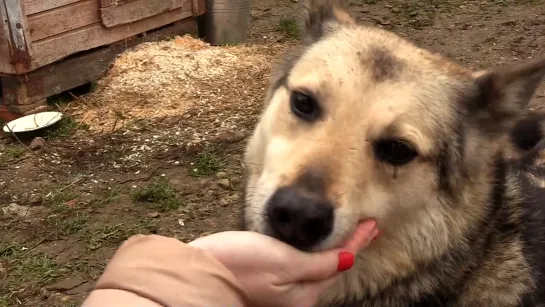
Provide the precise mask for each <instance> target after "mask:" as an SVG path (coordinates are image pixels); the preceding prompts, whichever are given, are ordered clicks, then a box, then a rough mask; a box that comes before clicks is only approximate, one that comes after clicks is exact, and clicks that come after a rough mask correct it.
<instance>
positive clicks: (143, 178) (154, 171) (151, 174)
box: [118, 166, 163, 184]
mask: <svg viewBox="0 0 545 307" xmlns="http://www.w3.org/2000/svg"><path fill="white" fill-rule="evenodd" d="M162 168H163V166H158V167H156V168H155V169H154V170H153V171H151V173H149V175H147V176H146V177H142V178H130V179H126V180H122V181H119V182H118V183H119V184H124V183H127V182H132V181H148V180H150V179H151V178H152V177H153V176H154V175H155V173H157V171H159V170H160V169H162Z"/></svg>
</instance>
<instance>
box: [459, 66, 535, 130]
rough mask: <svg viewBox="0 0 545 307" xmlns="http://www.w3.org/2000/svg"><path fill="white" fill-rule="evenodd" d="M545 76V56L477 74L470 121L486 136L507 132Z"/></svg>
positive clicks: (474, 75)
mask: <svg viewBox="0 0 545 307" xmlns="http://www.w3.org/2000/svg"><path fill="white" fill-rule="evenodd" d="M544 75H545V57H542V58H538V59H534V60H531V61H528V62H526V63H523V64H514V65H508V66H504V67H501V68H498V69H492V70H487V71H479V72H476V73H474V74H473V78H474V81H475V85H476V88H475V89H476V91H475V92H474V93H475V94H476V95H471V99H469V100H466V101H468V102H469V106H468V107H467V109H468V111H469V113H468V114H469V116H470V118H472V119H473V120H475V123H476V124H477V125H478V126H479V127H481V128H482V129H484V130H485V131H486V132H487V133H492V134H494V135H498V134H502V133H505V132H506V131H507V130H509V129H511V128H512V126H513V125H514V124H515V122H516V121H517V120H518V119H519V117H520V116H521V115H522V112H523V110H524V108H526V106H527V105H528V104H529V103H530V100H531V99H532V97H533V96H534V94H535V92H536V89H537V87H538V85H539V83H540V81H541V80H542V78H543V76H544Z"/></svg>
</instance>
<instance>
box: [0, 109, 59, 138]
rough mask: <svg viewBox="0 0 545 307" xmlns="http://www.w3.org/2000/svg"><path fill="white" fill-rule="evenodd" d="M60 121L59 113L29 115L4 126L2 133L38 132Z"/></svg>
mask: <svg viewBox="0 0 545 307" xmlns="http://www.w3.org/2000/svg"><path fill="white" fill-rule="evenodd" d="M61 119H62V113H60V112H42V113H36V114H30V115H26V116H23V117H20V118H18V119H15V120H12V121H10V122H9V123H7V124H5V125H4V128H3V130H4V132H7V133H10V132H13V133H21V132H29V131H35V130H40V129H43V128H46V127H49V126H52V125H54V124H56V123H57V122H59V121H60V120H61Z"/></svg>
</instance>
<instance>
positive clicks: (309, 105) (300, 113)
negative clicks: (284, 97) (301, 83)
mask: <svg viewBox="0 0 545 307" xmlns="http://www.w3.org/2000/svg"><path fill="white" fill-rule="evenodd" d="M290 105H291V111H292V112H293V114H295V115H296V116H297V117H299V118H301V119H303V120H306V121H313V120H315V119H316V118H317V117H318V115H319V111H320V110H319V107H318V103H317V102H316V100H315V99H314V98H313V97H311V96H309V95H307V94H304V93H301V92H293V93H292V94H291V97H290Z"/></svg>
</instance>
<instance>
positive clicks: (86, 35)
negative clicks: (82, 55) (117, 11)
mask: <svg viewBox="0 0 545 307" xmlns="http://www.w3.org/2000/svg"><path fill="white" fill-rule="evenodd" d="M192 15H193V13H192V12H191V7H189V8H180V9H177V10H174V11H170V12H166V13H163V14H161V15H156V16H153V17H151V18H147V19H144V20H140V21H137V22H134V23H131V24H127V25H124V26H119V27H115V28H111V29H106V28H104V27H103V26H102V25H101V24H100V23H99V24H95V25H92V26H88V27H86V28H81V29H78V30H74V31H71V32H67V33H65V34H63V35H58V36H55V37H52V38H47V39H45V40H42V41H39V42H36V43H35V44H34V45H33V51H34V52H33V62H32V64H33V65H32V66H33V68H37V67H41V66H44V65H47V64H50V63H52V62H54V61H57V60H59V59H62V58H64V57H66V56H68V55H71V54H74V53H76V52H79V51H84V50H89V49H92V48H96V47H99V46H103V45H107V44H111V43H113V42H116V41H119V40H122V39H125V38H127V37H131V36H133V35H136V34H140V33H142V32H146V31H149V30H152V29H155V28H158V27H162V26H164V25H167V24H170V23H173V22H175V21H179V20H182V19H185V18H188V17H191V16H192Z"/></svg>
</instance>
